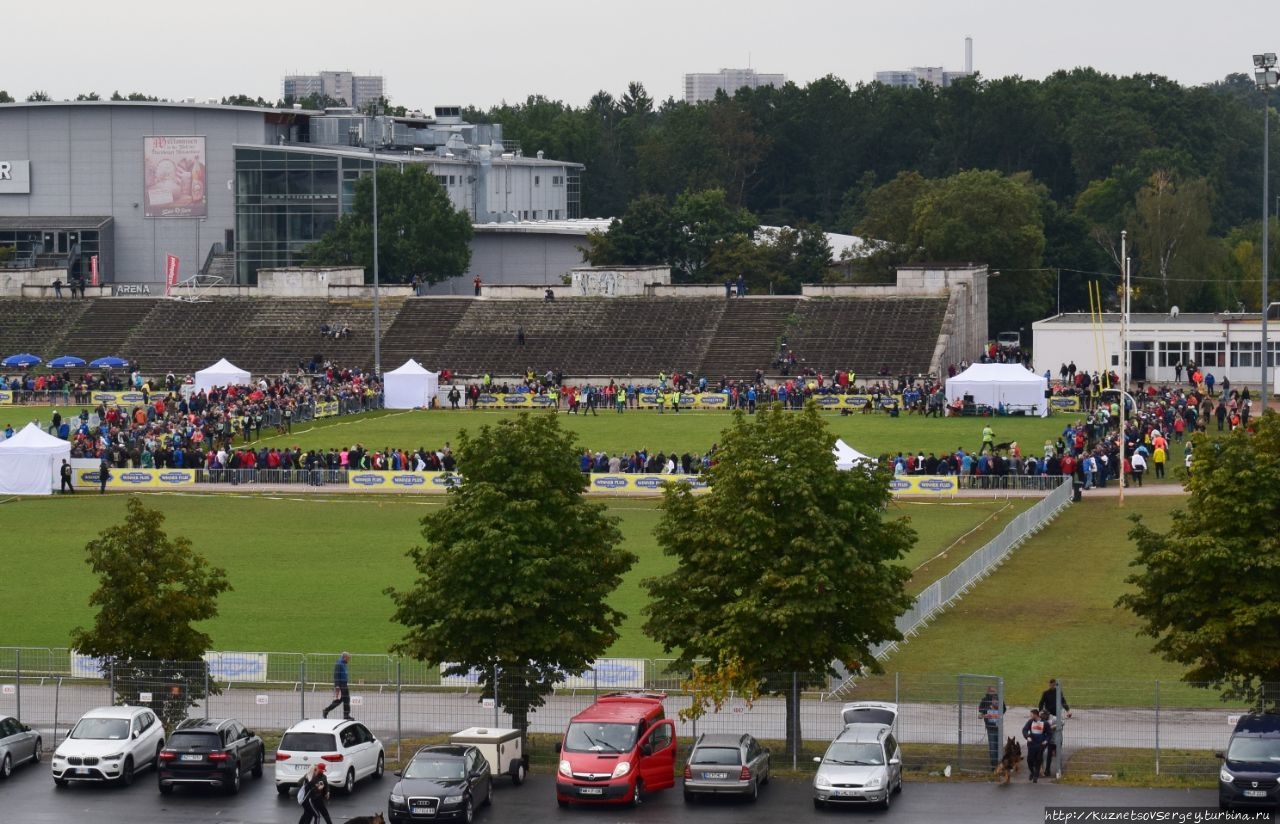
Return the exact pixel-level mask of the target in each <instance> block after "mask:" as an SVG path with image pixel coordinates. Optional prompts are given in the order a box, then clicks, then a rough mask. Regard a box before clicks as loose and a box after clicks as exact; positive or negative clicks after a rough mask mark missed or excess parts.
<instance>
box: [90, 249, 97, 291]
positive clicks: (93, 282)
mask: <svg viewBox="0 0 1280 824" xmlns="http://www.w3.org/2000/svg"><path fill="white" fill-rule="evenodd" d="M89 285H90V286H97V285H98V256H97V255H91V256H90V257H89Z"/></svg>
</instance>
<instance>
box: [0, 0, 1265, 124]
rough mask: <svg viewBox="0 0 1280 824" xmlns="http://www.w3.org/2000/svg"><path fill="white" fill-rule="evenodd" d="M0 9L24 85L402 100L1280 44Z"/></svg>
mask: <svg viewBox="0 0 1280 824" xmlns="http://www.w3.org/2000/svg"><path fill="white" fill-rule="evenodd" d="M0 19H2V22H0V27H2V28H3V31H4V35H3V47H2V48H0V89H5V90H7V91H8V92H9V93H10V94H11V95H13V96H14V97H15V98H17V99H19V100H22V99H25V98H26V96H27V95H28V94H30V93H31V92H32V91H34V90H37V89H40V90H43V91H46V92H48V93H49V94H50V95H51V96H52V97H53V98H54V99H55V100H62V99H71V98H74V97H75V96H76V94H78V93H81V92H90V91H96V92H98V93H99V94H101V95H102V96H103V97H108V96H110V94H111V93H112V92H113V91H117V90H118V91H120V92H121V93H124V94H127V93H129V92H132V91H140V92H144V93H147V94H150V95H154V96H158V97H162V98H168V99H171V100H178V99H185V98H195V99H197V100H205V99H207V98H217V97H222V96H226V95H231V94H241V93H243V94H248V95H250V96H253V97H257V96H262V97H264V98H267V99H268V100H273V101H274V100H276V99H278V98H279V97H280V96H281V78H282V77H283V76H284V75H286V74H294V73H296V74H311V73H315V72H317V71H320V70H322V69H330V70H343V71H353V72H355V73H357V74H380V75H382V76H383V77H385V78H386V84H387V85H386V88H387V92H388V96H389V97H390V98H391V99H392V102H394V103H396V104H399V105H404V106H408V107H410V108H423V109H428V108H429V107H431V106H436V105H444V104H452V105H464V106H467V105H473V106H477V107H480V108H488V107H489V106H491V105H495V104H498V103H501V102H503V101H507V102H521V101H523V100H525V98H527V97H528V96H529V95H533V94H540V95H543V96H545V97H549V98H552V99H558V100H563V101H564V102H565V103H567V104H569V105H572V106H582V105H584V104H585V103H586V102H587V101H588V100H589V99H590V97H591V95H592V94H594V93H595V92H596V91H597V90H600V89H604V90H606V91H608V92H610V93H611V94H613V95H614V96H615V97H619V96H621V95H622V93H623V92H624V91H625V89H626V86H627V83H628V82H630V81H632V80H638V81H640V82H642V83H643V84H644V85H645V88H646V89H648V91H649V94H650V96H651V97H653V98H655V99H658V100H665V99H666V98H667V97H676V98H680V97H682V95H683V75H684V74H685V73H686V72H714V71H718V70H719V69H721V68H741V67H747V66H750V67H752V68H754V69H756V70H757V71H759V72H763V73H777V74H784V75H786V77H787V79H788V80H791V81H793V82H795V83H797V84H800V85H804V84H806V83H808V82H810V81H812V80H814V79H816V78H819V77H823V76H825V75H828V74H832V75H836V76H838V77H841V78H843V79H845V80H846V81H848V82H849V84H850V85H854V84H856V83H859V82H869V81H871V80H872V79H873V78H874V76H875V72H876V71H877V70H884V69H898V68H909V67H911V66H939V65H940V66H943V67H945V68H947V69H961V68H963V67H964V38H965V37H966V36H968V37H972V38H973V62H974V68H975V69H977V70H978V71H979V72H980V73H981V74H982V75H983V76H985V77H1004V76H1007V75H1020V76H1022V77H1025V78H1035V79H1039V78H1043V77H1045V76H1046V75H1048V74H1050V73H1052V72H1054V71H1056V70H1058V69H1070V68H1073V67H1076V66H1092V67H1094V68H1096V69H1098V70H1100V71H1103V72H1107V73H1111V74H1118V75H1128V74H1135V73H1144V74H1145V73H1155V74H1161V75H1165V76H1167V77H1170V78H1172V79H1174V80H1177V81H1179V82H1180V83H1183V84H1184V85H1200V84H1203V83H1208V82H1211V81H1214V80H1221V79H1222V78H1223V77H1225V76H1226V75H1227V74H1228V73H1231V72H1249V71H1252V57H1251V56H1252V55H1253V54H1254V53H1255V52H1262V51H1280V25H1277V23H1280V6H1277V4H1276V3H1274V2H1268V1H1267V0H1237V2H1232V3H1220V4H1213V3H1207V2H1204V0H1165V2H1162V3H1156V2H1152V1H1151V0H1143V2H1138V0H1109V2H1104V0H1055V1H1054V2H1052V3H1050V2H1044V0H914V2H912V1H910V0H908V1H907V2H894V0H878V2H865V1H860V0H772V1H771V2H763V1H762V0H737V2H724V1H723V0H681V1H680V2H675V0H647V2H635V3H631V2H627V3H623V2H613V1H611V0H590V2H588V0H535V2H521V3H515V2H510V0H489V2H487V3H486V2H474V3H473V2H453V3H450V2H439V0H425V2H424V0H416V2H408V1H407V0H381V2H378V1H377V0H374V1H373V2H363V3H359V2H336V0H311V2H279V1H278V0H274V1H273V0H253V1H252V2H250V0H203V2H184V3H158V2H150V3H142V2H139V1H138V0H114V2H102V0H62V2H59V3H52V2H15V3H7V4H5V9H4V12H3V15H0ZM1268 38H1271V39H1270V40H1268Z"/></svg>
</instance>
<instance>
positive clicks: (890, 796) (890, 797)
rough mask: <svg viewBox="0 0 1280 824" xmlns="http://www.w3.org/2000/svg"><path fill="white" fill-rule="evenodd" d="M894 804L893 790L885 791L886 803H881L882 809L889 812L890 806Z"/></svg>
mask: <svg viewBox="0 0 1280 824" xmlns="http://www.w3.org/2000/svg"><path fill="white" fill-rule="evenodd" d="M892 803H893V788H892V787H890V788H888V789H886V790H885V791H884V801H881V802H880V809H882V810H887V809H889V805H890V804H892Z"/></svg>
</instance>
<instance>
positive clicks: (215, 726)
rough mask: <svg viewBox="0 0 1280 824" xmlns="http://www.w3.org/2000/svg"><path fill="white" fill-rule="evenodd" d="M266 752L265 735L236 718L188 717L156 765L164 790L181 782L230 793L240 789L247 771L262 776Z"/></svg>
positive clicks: (165, 791)
mask: <svg viewBox="0 0 1280 824" xmlns="http://www.w3.org/2000/svg"><path fill="white" fill-rule="evenodd" d="M264 763H266V753H265V752H264V746H263V743H262V739H261V738H259V737H258V736H257V735H255V734H254V733H253V731H252V730H247V729H245V728H244V725H243V724H241V723H240V722H239V721H236V720H235V719H232V718H188V719H187V720H186V721H183V722H182V723H181V724H179V725H178V728H177V729H175V730H174V731H173V735H171V736H169V744H168V746H166V747H165V748H164V749H163V750H161V751H160V762H159V764H158V765H157V766H156V775H157V777H158V779H159V785H160V794H161V795H168V794H169V793H171V792H173V788H174V787H176V786H178V785H179V784H204V785H207V786H211V787H218V788H220V789H221V790H222V791H223V792H225V793H226V794H227V795H235V794H236V793H238V792H240V779H241V776H243V775H244V774H245V773H252V774H253V777H254V778H261V777H262V766H263V764H264Z"/></svg>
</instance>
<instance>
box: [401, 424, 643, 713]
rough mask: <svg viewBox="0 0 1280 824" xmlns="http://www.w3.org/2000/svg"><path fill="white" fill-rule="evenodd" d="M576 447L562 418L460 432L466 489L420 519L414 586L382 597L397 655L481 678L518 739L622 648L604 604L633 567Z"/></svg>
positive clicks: (616, 615)
mask: <svg viewBox="0 0 1280 824" xmlns="http://www.w3.org/2000/svg"><path fill="white" fill-rule="evenodd" d="M572 437H573V436H572V434H571V433H568V432H566V431H565V430H564V429H562V428H561V427H560V424H559V422H558V418H556V416H554V415H530V414H524V415H521V416H519V417H518V418H516V419H513V420H505V421H502V422H500V423H498V424H497V425H496V426H482V427H481V428H480V431H479V433H478V434H476V435H474V436H472V435H470V434H469V433H468V432H467V431H465V430H464V431H463V432H462V433H461V434H460V435H459V439H458V463H459V464H460V465H461V466H463V467H465V470H466V483H464V484H462V485H460V486H457V487H452V488H450V490H449V494H448V498H447V500H446V503H445V506H444V507H443V508H442V509H441V510H440V511H438V512H436V513H434V514H431V515H427V516H426V517H424V518H423V519H422V536H423V538H424V539H425V540H426V545H425V546H421V547H414V548H413V549H411V550H409V553H408V554H409V557H410V558H411V559H412V560H413V564H414V567H415V568H416V569H417V571H418V577H417V580H415V581H414V582H413V584H412V586H410V587H409V588H407V589H403V590H397V589H394V588H388V589H387V590H386V592H387V594H388V595H390V597H391V599H392V600H393V601H394V602H395V605H396V610H395V614H394V616H393V619H394V620H395V621H397V622H399V623H400V624H402V625H404V626H405V627H406V628H407V632H406V634H405V636H404V638H403V640H401V641H400V642H399V643H397V644H396V645H395V646H394V647H393V648H392V649H393V650H394V651H396V652H400V653H404V654H407V655H410V656H412V657H414V658H416V659H418V660H421V661H429V662H450V665H449V667H447V668H446V669H445V672H444V674H446V675H466V674H468V673H470V672H472V671H473V670H474V672H475V673H476V675H477V677H478V678H479V680H480V682H481V684H482V687H483V693H482V694H483V696H484V697H490V698H496V700H497V702H498V704H499V706H502V707H503V708H504V709H506V711H507V712H509V713H510V714H511V717H512V721H513V723H514V724H515V726H516V727H517V728H519V729H520V730H522V731H525V730H528V726H529V713H530V711H531V710H534V709H536V708H537V707H540V706H542V704H543V703H544V701H545V696H546V695H548V694H549V693H550V692H551V689H552V687H553V685H554V684H555V683H556V682H557V681H560V680H563V678H564V676H565V674H566V673H572V674H576V673H579V672H582V671H583V670H585V669H586V668H587V667H589V666H590V665H591V662H592V661H593V660H595V659H596V658H597V657H599V656H600V655H602V654H604V652H605V650H607V649H608V648H609V646H610V645H611V644H612V643H613V642H614V641H615V640H617V638H618V632H617V626H618V623H619V622H620V621H622V620H623V618H625V616H624V615H623V614H622V613H620V612H618V611H617V610H616V609H614V608H612V607H610V606H609V605H608V603H607V599H608V597H609V595H610V594H611V593H612V592H613V591H614V589H616V588H617V586H618V584H619V583H620V582H621V580H622V576H623V574H624V573H625V572H626V571H627V570H628V569H630V568H631V565H632V564H633V563H635V560H636V558H635V556H634V555H633V554H631V553H630V552H628V551H626V550H624V549H621V548H620V547H619V543H620V542H621V540H622V535H621V532H620V531H619V530H618V526H617V519H616V518H614V517H611V516H609V515H606V514H605V508H604V505H603V504H599V503H594V502H589V501H587V500H585V499H584V497H583V491H584V490H585V488H586V486H587V481H586V476H585V475H583V474H582V473H581V472H579V471H578V466H577V461H576V458H577V455H579V454H581V450H579V449H578V448H577V447H575V445H574V443H573V441H572ZM495 692H496V695H495Z"/></svg>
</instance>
